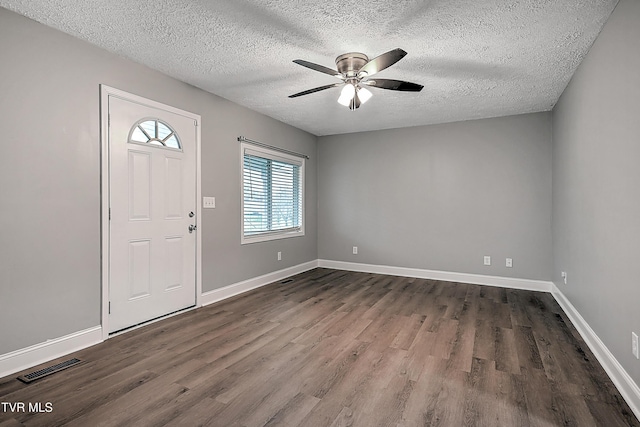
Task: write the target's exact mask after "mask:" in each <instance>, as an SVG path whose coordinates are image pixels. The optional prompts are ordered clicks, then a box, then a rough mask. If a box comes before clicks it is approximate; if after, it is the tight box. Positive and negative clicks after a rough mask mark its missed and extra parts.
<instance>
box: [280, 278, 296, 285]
mask: <svg viewBox="0 0 640 427" xmlns="http://www.w3.org/2000/svg"><path fill="white" fill-rule="evenodd" d="M291 282H293V279H286V280H283V281H282V282H280V283H282V284H285V283H291Z"/></svg>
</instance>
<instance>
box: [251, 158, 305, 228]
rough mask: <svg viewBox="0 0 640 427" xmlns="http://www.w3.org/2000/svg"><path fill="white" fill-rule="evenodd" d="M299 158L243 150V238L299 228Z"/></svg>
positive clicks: (301, 189) (300, 191)
mask: <svg viewBox="0 0 640 427" xmlns="http://www.w3.org/2000/svg"><path fill="white" fill-rule="evenodd" d="M302 167H303V161H302V159H296V158H294V157H291V158H289V157H288V156H287V157H283V156H282V155H280V154H277V153H276V152H272V151H271V150H267V149H252V148H248V147H246V146H245V147H244V148H243V174H242V178H243V179H242V181H243V235H244V236H245V237H247V236H255V235H262V234H270V233H278V232H299V231H301V228H302V226H303V206H302V201H303V194H302V192H303V183H302Z"/></svg>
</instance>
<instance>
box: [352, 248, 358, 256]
mask: <svg viewBox="0 0 640 427" xmlns="http://www.w3.org/2000/svg"><path fill="white" fill-rule="evenodd" d="M353 254H354V255H358V247H357V246H354V247H353Z"/></svg>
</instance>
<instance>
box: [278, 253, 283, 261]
mask: <svg viewBox="0 0 640 427" xmlns="http://www.w3.org/2000/svg"><path fill="white" fill-rule="evenodd" d="M278 261H282V252H278Z"/></svg>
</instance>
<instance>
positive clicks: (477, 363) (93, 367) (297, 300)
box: [0, 269, 640, 427]
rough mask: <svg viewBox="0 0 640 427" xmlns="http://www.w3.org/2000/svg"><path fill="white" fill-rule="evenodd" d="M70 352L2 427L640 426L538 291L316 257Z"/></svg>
mask: <svg viewBox="0 0 640 427" xmlns="http://www.w3.org/2000/svg"><path fill="white" fill-rule="evenodd" d="M72 356H75V357H78V358H81V359H83V360H84V361H85V363H84V364H83V365H80V366H76V367H73V368H70V369H68V370H66V371H62V372H60V373H57V374H54V375H51V376H49V377H47V378H44V379H42V380H39V381H36V382H34V383H32V384H30V385H25V384H22V383H21V382H19V381H17V380H15V377H16V376H17V375H14V376H11V377H7V378H4V379H1V380H0V401H2V402H51V404H52V409H53V410H52V412H49V413H6V412H5V413H3V412H2V411H1V408H0V426H2V427H5V426H14V425H15V426H18V425H27V426H58V425H70V426H83V427H84V426H98V425H122V426H134V425H140V426H162V425H170V426H197V425H211V426H224V427H226V426H265V425H267V426H276V425H278V426H296V425H300V426H351V425H353V426H366V427H370V426H422V425H440V426H462V425H474V426H563V425H574V426H628V425H634V426H637V425H640V423H638V421H637V420H636V418H635V417H634V415H633V414H632V412H631V410H630V409H629V407H628V406H627V405H626V403H625V402H624V401H623V399H622V397H621V396H620V394H619V393H618V392H617V391H616V389H615V387H614V386H613V384H612V383H611V381H610V380H609V379H608V377H607V375H606V374H605V372H604V370H603V369H602V368H601V366H600V365H599V364H598V362H597V361H596V359H595V357H594V356H593V354H592V353H591V351H590V350H589V349H588V348H587V346H586V345H585V343H584V342H583V340H582V339H581V338H580V336H579V335H578V333H577V331H576V330H575V329H574V327H573V326H572V325H571V324H570V323H569V320H568V319H567V318H566V316H565V315H564V314H563V313H562V311H561V309H560V307H559V306H558V305H557V304H556V302H555V301H554V300H553V297H552V296H551V295H550V294H545V293H538V292H529V291H520V290H512V289H501V288H492V287H487V286H477V285H467V284H460V283H446V282H438V281H432V280H423V279H411V278H404V277H393V276H383V275H376V274H367V273H352V272H344V271H335V270H328V269H316V270H313V271H310V272H307V273H303V274H300V275H298V276H295V277H293V281H290V282H288V283H275V284H272V285H269V286H266V287H263V288H260V289H258V290H255V291H252V292H250V293H247V294H244V295H241V296H239V297H235V298H233V299H229V300H226V301H223V302H220V303H218V304H215V305H211V306H208V307H205V308H201V309H198V310H194V311H191V312H188V313H184V314H182V315H179V316H175V317H172V318H169V319H166V320H164V321H161V322H157V323H154V324H151V325H149V326H146V327H144V328H141V329H137V330H135V331H132V332H129V333H126V334H123V335H120V336H117V337H114V338H112V339H109V340H108V341H106V342H105V343H102V344H100V345H97V346H94V347H92V348H89V349H86V350H83V351H80V352H78V353H76V354H73V355H72ZM68 358H69V357H65V358H63V359H61V360H64V359H68ZM29 371H31V370H29Z"/></svg>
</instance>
